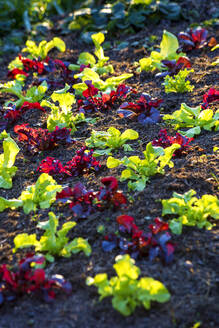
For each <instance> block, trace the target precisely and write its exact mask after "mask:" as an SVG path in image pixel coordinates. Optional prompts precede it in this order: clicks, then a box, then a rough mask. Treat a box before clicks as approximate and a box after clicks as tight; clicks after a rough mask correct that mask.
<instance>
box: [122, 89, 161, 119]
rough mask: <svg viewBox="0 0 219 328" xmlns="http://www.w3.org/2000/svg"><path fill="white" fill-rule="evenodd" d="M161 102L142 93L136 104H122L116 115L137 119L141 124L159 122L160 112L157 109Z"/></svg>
mask: <svg viewBox="0 0 219 328" xmlns="http://www.w3.org/2000/svg"><path fill="white" fill-rule="evenodd" d="M162 102H163V100H162V99H152V98H151V97H150V96H149V95H148V94H146V93H143V94H142V95H141V97H140V98H139V100H137V103H136V104H135V103H131V102H125V103H123V104H122V105H121V106H120V108H119V110H118V111H117V113H118V114H119V116H120V117H125V118H131V119H133V118H136V117H137V118H138V122H139V123H141V124H154V123H157V122H159V120H160V112H159V111H158V110H157V108H158V107H159V106H160V104H161V103H162Z"/></svg>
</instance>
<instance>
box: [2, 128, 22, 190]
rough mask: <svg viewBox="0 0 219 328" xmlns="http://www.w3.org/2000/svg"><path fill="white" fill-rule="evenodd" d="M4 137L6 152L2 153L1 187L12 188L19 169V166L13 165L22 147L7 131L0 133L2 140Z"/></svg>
mask: <svg viewBox="0 0 219 328" xmlns="http://www.w3.org/2000/svg"><path fill="white" fill-rule="evenodd" d="M2 139H4V141H3V150H4V153H3V154H1V155H0V188H4V189H10V188H11V187H12V178H13V176H14V175H15V173H16V171H17V167H16V166H13V165H14V162H15V159H16V156H17V154H18V153H19V150H20V148H19V147H18V145H17V144H16V142H15V141H14V140H13V139H12V138H11V137H10V134H8V133H6V131H4V132H2V133H1V134H0V140H2Z"/></svg>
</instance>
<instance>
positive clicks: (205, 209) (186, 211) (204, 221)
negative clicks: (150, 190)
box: [162, 189, 219, 234]
mask: <svg viewBox="0 0 219 328" xmlns="http://www.w3.org/2000/svg"><path fill="white" fill-rule="evenodd" d="M194 195H196V192H195V191H194V190H192V189H191V190H189V191H188V192H186V193H184V194H178V193H176V192H174V193H173V197H172V198H170V199H163V200H162V206H163V209H162V215H173V216H177V217H176V218H173V219H171V220H170V221H169V222H170V223H169V226H170V229H171V230H172V232H173V233H175V234H181V233H182V228H183V225H186V226H197V227H198V228H204V227H205V228H206V229H208V230H210V229H211V228H212V227H213V224H212V223H210V222H209V221H208V218H209V217H211V218H214V219H217V220H218V219H219V200H218V198H217V196H212V195H203V196H202V197H201V198H200V199H199V198H197V197H194Z"/></svg>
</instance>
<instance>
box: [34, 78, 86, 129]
mask: <svg viewBox="0 0 219 328" xmlns="http://www.w3.org/2000/svg"><path fill="white" fill-rule="evenodd" d="M69 88H70V87H69V85H67V84H66V86H65V88H64V89H62V90H58V91H55V92H53V94H52V95H51V99H52V101H53V102H56V101H57V102H58V103H59V106H56V105H55V104H54V103H51V102H49V101H47V100H43V101H42V102H41V106H47V107H49V108H51V110H52V111H51V113H50V115H49V116H48V118H47V128H48V130H49V131H50V132H51V131H54V130H55V128H56V127H57V126H58V127H60V128H70V129H71V133H74V132H75V131H76V130H77V129H76V124H79V123H81V122H84V121H85V117H84V114H83V113H80V114H77V115H76V116H73V114H72V111H71V109H72V105H73V104H74V103H75V102H76V101H75V96H74V95H73V94H71V93H70V92H67V90H69Z"/></svg>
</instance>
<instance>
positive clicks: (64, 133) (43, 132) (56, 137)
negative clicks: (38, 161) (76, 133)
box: [14, 124, 72, 154]
mask: <svg viewBox="0 0 219 328" xmlns="http://www.w3.org/2000/svg"><path fill="white" fill-rule="evenodd" d="M70 131H71V130H70V129H66V128H59V127H58V126H57V127H56V129H55V130H54V131H52V132H49V131H48V130H47V129H41V128H38V129H33V128H31V127H29V126H28V124H21V125H16V126H15V127H14V132H15V133H17V134H18V136H19V141H21V142H24V143H25V145H26V148H27V150H28V151H29V152H30V153H32V154H35V153H37V152H39V151H43V150H48V149H53V148H54V147H56V146H58V145H60V144H64V145H65V144H70V143H72V139H71V136H70Z"/></svg>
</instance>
